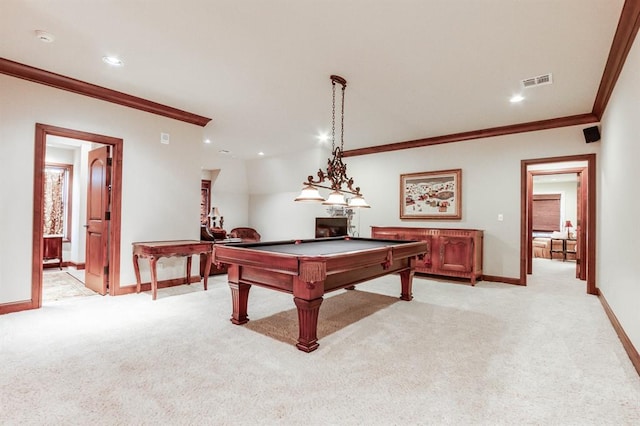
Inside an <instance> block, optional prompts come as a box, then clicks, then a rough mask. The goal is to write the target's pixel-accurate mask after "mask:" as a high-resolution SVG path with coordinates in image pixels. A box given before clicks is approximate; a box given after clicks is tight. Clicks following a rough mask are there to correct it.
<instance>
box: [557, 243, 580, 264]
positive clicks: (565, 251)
mask: <svg viewBox="0 0 640 426" xmlns="http://www.w3.org/2000/svg"><path fill="white" fill-rule="evenodd" d="M555 241H560V243H557V244H554V242H555ZM568 241H576V240H575V239H574V238H551V259H552V260H553V253H562V261H563V262H565V261H566V260H567V254H568V253H569V254H575V253H576V248H575V247H576V246H575V244H574V245H573V249H572V250H569V249H568V245H567V242H568ZM558 245H560V248H557V247H558Z"/></svg>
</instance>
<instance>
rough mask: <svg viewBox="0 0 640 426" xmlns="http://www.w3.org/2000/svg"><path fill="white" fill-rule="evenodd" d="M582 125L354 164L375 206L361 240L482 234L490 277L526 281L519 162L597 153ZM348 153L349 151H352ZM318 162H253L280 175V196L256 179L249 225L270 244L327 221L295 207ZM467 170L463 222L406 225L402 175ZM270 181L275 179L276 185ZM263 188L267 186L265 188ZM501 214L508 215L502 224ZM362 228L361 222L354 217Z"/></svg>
mask: <svg viewBox="0 0 640 426" xmlns="http://www.w3.org/2000/svg"><path fill="white" fill-rule="evenodd" d="M583 127H584V126H574V127H568V128H562V129H553V130H545V131H539V132H532V133H526V134H524V133H523V134H516V135H509V136H502V137H494V138H486V139H478V140H473V141H466V142H458V143H453V144H443V145H434V146H430V147H424V148H416V149H411V150H402V151H392V152H387V153H382V154H372V155H365V156H358V157H348V158H346V159H345V163H346V164H347V167H348V174H349V175H350V176H353V177H354V179H355V182H356V184H357V185H358V186H360V187H361V189H362V193H363V195H364V196H365V198H366V200H367V201H368V202H369V204H370V205H371V206H372V208H371V209H364V210H363V211H362V212H360V213H359V214H360V215H361V216H360V218H359V220H360V228H361V235H362V236H364V237H368V236H370V235H371V234H370V226H373V225H379V226H417V227H421V226H422V227H443V228H445V227H447V228H448V227H453V228H477V229H483V230H484V231H485V238H484V273H485V274H486V275H494V276H500V277H507V278H518V277H519V276H520V269H519V268H520V188H521V186H520V164H521V163H520V162H521V160H523V159H535V158H547V157H555V156H563V155H575V154H584V153H593V152H597V151H598V150H599V144H586V143H585V142H584V136H583V134H582V128H583ZM347 148H348V147H347ZM322 154H324V155H325V157H324V160H321V161H319V160H318V158H317V156H311V157H309V158H305V157H303V156H301V155H300V154H299V153H298V154H296V155H291V156H288V157H283V158H278V159H273V158H272V159H269V160H268V161H255V162H253V163H252V164H251V167H250V169H251V170H250V172H249V173H250V176H256V177H257V176H267V177H269V178H270V179H271V173H272V172H273V171H274V170H277V180H276V181H274V182H273V187H274V188H275V190H272V191H268V188H266V187H265V185H264V184H261V185H259V186H253V182H254V180H253V179H250V182H251V183H252V186H251V187H250V194H251V195H250V206H251V217H250V221H251V222H252V223H254V224H256V225H257V226H258V230H259V232H261V233H262V234H263V235H266V237H267V239H289V238H308V237H313V227H314V218H315V217H316V216H326V214H325V210H324V208H323V207H322V206H319V205H313V206H307V205H300V203H294V202H293V201H291V200H292V199H293V198H295V196H296V195H297V194H298V193H299V192H300V187H301V185H300V184H301V183H302V181H303V180H305V178H306V176H307V175H309V174H314V173H315V171H316V170H317V168H318V166H319V165H321V166H323V167H324V166H325V163H326V152H323V153H322ZM457 168H460V169H462V220H459V221H434V220H432V221H425V220H400V218H399V216H400V211H399V209H400V207H399V203H400V175H401V174H404V173H413V172H424V171H432V170H446V169H457ZM270 182H271V180H270ZM263 183H264V182H263ZM498 214H502V215H503V216H504V220H503V221H502V222H500V221H498V220H497V218H498ZM355 221H356V224H357V223H358V222H357V221H358V218H357V217H356V218H355Z"/></svg>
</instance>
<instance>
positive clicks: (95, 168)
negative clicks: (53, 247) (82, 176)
mask: <svg viewBox="0 0 640 426" xmlns="http://www.w3.org/2000/svg"><path fill="white" fill-rule="evenodd" d="M109 149H110V146H104V147H101V148H98V149H94V150H92V151H90V152H89V172H88V175H89V182H88V186H87V224H86V225H85V227H86V229H87V233H86V234H87V235H86V255H85V285H86V286H87V287H88V288H90V289H91V290H93V291H95V292H96V293H99V294H102V295H105V294H107V289H108V286H109V250H108V248H109V220H110V192H111V159H110V158H109Z"/></svg>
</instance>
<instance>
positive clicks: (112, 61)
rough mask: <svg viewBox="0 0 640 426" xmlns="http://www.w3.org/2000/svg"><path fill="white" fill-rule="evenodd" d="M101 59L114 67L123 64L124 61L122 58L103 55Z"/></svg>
mask: <svg viewBox="0 0 640 426" xmlns="http://www.w3.org/2000/svg"><path fill="white" fill-rule="evenodd" d="M102 61H103V62H104V63H105V64H109V65H111V66H114V67H121V66H123V65H124V62H122V60H120V59H118V58H116V57H115V56H103V57H102Z"/></svg>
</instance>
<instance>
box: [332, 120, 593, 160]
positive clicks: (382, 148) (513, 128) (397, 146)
mask: <svg viewBox="0 0 640 426" xmlns="http://www.w3.org/2000/svg"><path fill="white" fill-rule="evenodd" d="M598 121H599V120H598V117H596V116H595V115H594V114H591V113H588V114H579V115H571V116H568V117H560V118H552V119H549V120H540V121H531V122H529V123H521V124H512V125H509V126H501V127H492V128H489V129H483V130H473V131H470V132H463V133H453V134H450V135H443V136H435V137H432V138H424V139H416V140H412V141H406V142H396V143H391V144H386V145H378V146H372V147H368V148H358V149H350V150H348V151H344V153H343V157H355V156H357V155H367V154H377V153H381V152H388V151H398V150H401V149H411V148H419V147H423V146H430V145H439V144H443V143H453V142H461V141H467V140H472V139H482V138H490V137H495V136H504V135H511V134H514V133H525V132H535V131H537V130H547V129H555V128H558V127H568V126H575V125H580V124H591V123H597V122H598Z"/></svg>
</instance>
